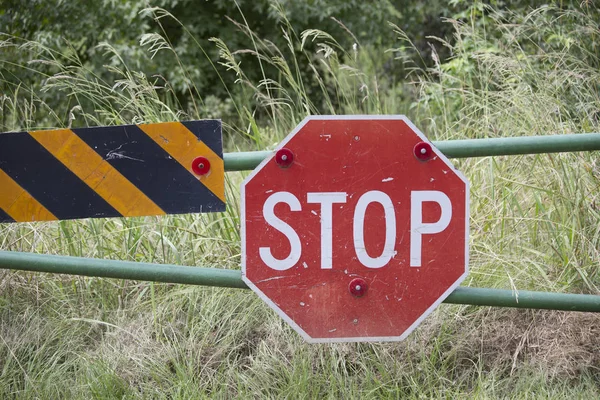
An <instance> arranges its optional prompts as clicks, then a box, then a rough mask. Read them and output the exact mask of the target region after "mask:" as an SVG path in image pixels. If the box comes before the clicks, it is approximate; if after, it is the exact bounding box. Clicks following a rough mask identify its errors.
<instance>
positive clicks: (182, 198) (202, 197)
mask: <svg viewBox="0 0 600 400" xmlns="http://www.w3.org/2000/svg"><path fill="white" fill-rule="evenodd" d="M224 179H225V178H224V165H223V144H222V136H221V121H220V120H202V121H187V122H167V123H158V124H141V125H125V126H110V127H98V128H82V129H58V130H44V131H31V132H11V133H1V134H0V222H29V221H50V220H65V219H77V218H96V217H133V216H147V215H163V214H182V213H202V212H221V211H225V193H224Z"/></svg>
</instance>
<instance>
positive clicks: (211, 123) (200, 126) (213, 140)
mask: <svg viewBox="0 0 600 400" xmlns="http://www.w3.org/2000/svg"><path fill="white" fill-rule="evenodd" d="M182 124H183V125H185V127H186V128H188V129H189V130H190V131H191V132H192V133H193V134H194V135H196V137H197V138H198V139H200V140H202V142H204V144H205V145H207V146H208V147H210V149H211V150H212V151H214V152H215V154H217V155H218V156H219V157H221V158H223V139H222V136H221V120H218V119H205V120H202V121H184V122H182Z"/></svg>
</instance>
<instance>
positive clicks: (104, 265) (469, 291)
mask: <svg viewBox="0 0 600 400" xmlns="http://www.w3.org/2000/svg"><path fill="white" fill-rule="evenodd" d="M0 268H4V269H16V270H24V271H34V272H50V273H55V274H71V275H83V276H96V277H102V278H117V279H131V280H139V281H155V282H166V283H181V284H188V285H205V286H219V287H229V288H239V289H247V288H248V287H247V286H246V284H245V283H244V282H243V281H242V273H241V271H239V270H230V269H218V268H202V267H183V266H179V265H168V264H151V263H142V262H134V261H118V260H100V259H96V258H84V257H68V256H56V255H47V254H35V253H21V252H12V251H0ZM444 302H445V303H452V304H472V305H477V306H497V307H516V308H537V309H546V310H563V311H588V312H600V296H595V295H589V294H565V293H547V292H532V291H527V290H519V291H512V290H502V289H487V288H472V287H463V286H460V287H458V288H457V289H455V290H454V292H452V293H451V294H450V296H448V297H447V298H446V300H445V301H444Z"/></svg>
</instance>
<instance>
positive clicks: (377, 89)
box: [0, 3, 600, 398]
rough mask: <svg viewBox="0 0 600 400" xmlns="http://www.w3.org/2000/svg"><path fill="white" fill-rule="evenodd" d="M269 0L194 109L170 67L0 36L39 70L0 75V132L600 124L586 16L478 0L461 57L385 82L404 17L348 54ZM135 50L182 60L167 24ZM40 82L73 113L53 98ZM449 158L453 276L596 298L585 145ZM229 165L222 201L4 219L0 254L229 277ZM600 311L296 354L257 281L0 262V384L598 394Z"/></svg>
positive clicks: (443, 329) (243, 26)
mask: <svg viewBox="0 0 600 400" xmlns="http://www.w3.org/2000/svg"><path fill="white" fill-rule="evenodd" d="M274 7H275V11H279V12H280V14H281V18H282V25H281V28H282V35H283V37H284V39H285V40H286V42H287V43H288V47H287V48H284V49H279V48H276V47H275V46H273V45H272V43H271V42H269V41H268V40H267V39H265V38H260V37H257V36H256V35H255V34H254V33H253V31H252V27H251V26H249V25H248V23H247V22H245V20H244V19H243V18H242V17H240V18H236V19H238V20H241V21H242V22H235V21H233V22H232V24H233V26H235V27H236V28H237V29H238V30H239V32H240V34H241V35H246V36H247V37H248V40H249V43H251V47H249V48H245V49H244V48H242V49H231V48H229V47H228V44H227V43H225V42H223V41H222V40H220V39H218V38H213V39H212V42H211V43H212V44H210V45H214V46H217V47H218V49H219V51H220V54H221V59H220V61H219V63H218V64H215V68H216V69H217V70H218V71H220V73H221V74H222V75H221V77H222V82H223V84H224V85H226V86H227V88H228V90H229V93H230V94H231V95H230V98H229V99H227V100H225V101H221V100H216V99H214V98H208V97H207V98H202V97H200V95H199V94H198V92H197V91H196V90H195V89H194V88H193V87H192V88H191V89H190V91H191V93H192V98H193V99H194V101H193V102H191V103H190V104H189V105H183V104H181V103H180V102H179V101H178V99H177V96H176V95H175V94H174V93H173V90H172V89H171V88H170V86H169V83H168V82H167V81H166V80H165V79H164V78H162V77H147V76H146V75H145V74H144V73H143V71H132V70H131V69H130V68H129V67H128V66H127V65H126V64H125V62H124V61H123V60H122V59H121V58H120V57H119V54H118V51H117V50H115V48H114V47H112V46H111V45H110V44H102V45H100V47H101V48H102V49H104V50H105V51H106V56H107V58H109V59H110V61H111V62H110V65H107V67H106V68H107V70H108V71H110V72H111V73H112V75H111V76H113V78H111V79H112V80H107V79H106V78H104V77H102V76H99V74H98V73H97V72H95V71H92V70H89V69H88V68H87V67H86V65H85V64H84V63H83V62H81V60H78V59H76V58H68V57H73V56H72V55H69V54H66V55H65V54H60V53H59V52H58V51H57V50H55V49H51V48H47V47H44V46H43V45H41V44H40V43H31V42H23V41H19V40H18V39H17V38H4V39H6V40H5V41H3V42H2V43H3V44H2V46H4V47H3V48H1V49H0V51H2V50H3V49H4V48H11V49H14V48H15V47H16V48H18V49H19V50H20V51H30V52H31V54H32V59H31V62H30V63H29V64H27V65H26V66H23V68H28V69H31V70H32V71H33V73H34V74H38V75H37V76H38V80H39V81H38V82H36V84H31V82H21V83H20V84H18V85H10V86H9V85H8V84H7V83H6V84H4V90H3V92H4V94H3V97H2V101H1V102H0V107H1V110H2V120H1V123H2V129H3V130H25V129H32V128H34V127H35V128H39V127H42V126H43V127H64V126H85V125H91V126H94V125H103V124H122V123H140V122H157V121H171V120H178V119H188V118H203V117H213V116H215V115H214V112H215V111H214V109H210V108H209V107H211V106H216V107H219V109H222V110H223V111H224V112H225V113H226V114H228V118H227V119H225V118H224V121H223V122H224V127H225V137H226V147H227V150H230V151H234V150H239V149H243V150H251V149H263V148H271V147H272V146H274V145H275V144H276V143H277V142H278V141H279V140H281V138H283V137H284V136H285V135H286V134H287V133H288V132H289V131H290V130H291V129H292V128H293V127H294V126H295V125H296V124H297V123H298V122H299V121H300V120H301V119H302V118H303V117H304V116H306V115H309V114H315V113H331V114H343V113H356V114H397V113H404V114H408V115H409V116H410V117H411V118H413V120H414V121H415V122H416V124H417V125H418V126H420V127H421V128H422V129H423V130H424V131H425V132H426V134H427V135H428V136H429V137H431V138H435V139H457V138H471V137H501V136H521V135H530V134H560V133H571V132H585V131H587V132H590V131H596V132H598V131H599V128H600V127H599V121H598V111H597V110H599V109H600V101H599V97H598V96H599V94H598V93H599V92H598V87H599V86H600V85H599V84H600V72H599V69H598V64H599V60H600V57H599V54H598V47H597V44H598V43H599V41H598V39H599V35H598V33H599V31H598V27H597V24H596V23H594V21H593V20H590V18H589V17H588V16H587V15H586V14H585V13H575V12H566V13H565V12H559V11H557V10H554V9H551V8H548V7H545V8H541V9H537V10H535V11H533V12H532V13H531V14H529V15H527V16H519V15H513V14H511V13H508V12H497V11H495V10H492V9H489V10H487V12H486V13H485V20H484V22H485V23H482V19H481V18H483V17H481V16H477V15H473V17H472V20H466V21H461V22H459V21H449V23H452V24H453V25H454V28H455V38H454V41H453V42H452V43H445V42H443V43H441V42H440V43H441V45H446V46H449V47H450V50H451V52H452V54H453V56H452V59H451V60H449V61H447V62H444V63H440V62H438V63H436V64H435V65H434V66H433V67H426V66H425V65H419V64H416V65H412V66H408V67H409V68H408V70H410V71H411V75H410V77H411V79H412V81H411V82H394V81H393V80H392V79H391V78H389V77H387V76H386V74H385V71H386V68H390V65H391V66H392V68H393V67H394V66H395V65H399V63H403V62H405V61H406V60H407V59H409V58H410V57H409V56H410V53H411V51H417V49H414V48H413V49H412V50H411V42H410V41H407V39H409V38H407V37H406V35H405V34H403V32H402V31H401V30H400V29H399V28H397V27H395V26H391V27H390V35H397V36H398V37H399V42H398V48H395V49H389V50H388V49H380V48H375V47H369V46H365V47H363V46H362V45H361V44H360V43H358V41H356V45H355V46H353V47H352V48H350V49H345V48H343V47H342V46H341V45H340V44H339V41H337V40H336V38H334V37H332V36H331V35H329V34H328V33H326V32H322V31H319V30H318V29H312V30H308V31H305V32H296V31H294V29H293V27H292V26H291V25H290V23H289V22H288V21H287V20H286V19H285V14H284V13H283V12H282V10H281V8H280V7H281V6H280V5H279V3H274ZM145 13H146V14H147V15H152V16H154V18H156V21H157V22H158V23H160V22H161V21H163V20H164V19H165V18H174V17H173V16H172V15H170V14H169V13H168V12H167V11H165V10H161V9H158V8H152V9H148V10H145ZM566 25H568V26H569V30H568V31H567V30H565V29H564V26H566ZM348 34H349V35H351V33H348ZM192 39H194V40H197V39H198V38H192ZM433 40H434V39H432V41H433ZM196 43H198V46H206V45H207V44H206V43H205V42H201V41H200V40H197V41H196ZM141 46H142V47H143V48H144V49H146V51H149V52H150V53H152V52H156V51H168V52H172V53H173V56H174V57H176V56H177V54H176V51H174V49H173V48H172V47H171V45H170V44H169V41H168V38H164V37H162V36H161V34H160V32H158V33H151V34H149V35H146V36H144V37H143V38H142V43H141ZM248 57H253V58H255V59H257V60H259V61H260V63H261V68H262V71H263V73H262V77H261V79H260V80H259V81H252V80H250V79H249V78H248V77H247V76H246V74H245V73H244V64H243V63H241V60H242V59H247V58H248ZM412 59H414V57H413V58H412ZM434 59H435V57H434ZM0 63H1V61H0ZM107 64H108V61H107ZM48 67H49V68H48ZM182 67H185V66H182ZM405 67H406V66H405ZM36 68H38V69H37V70H36ZM36 71H37V72H36ZM103 76H105V75H103ZM3 82H7V81H6V80H4V81H3ZM50 95H59V96H61V97H63V98H64V99H65V101H66V102H67V103H68V106H67V107H66V108H65V109H66V110H67V111H68V112H66V113H65V112H60V113H58V112H53V111H52V110H50V109H49V108H48V106H47V104H46V101H45V99H47V98H48V96H50ZM229 114H233V115H229ZM217 116H218V115H217ZM456 164H457V166H458V167H459V168H460V169H461V170H462V171H464V172H465V174H466V175H467V176H468V177H469V179H470V181H471V184H472V193H471V199H472V203H471V210H472V216H471V226H472V229H471V231H472V243H471V253H472V261H471V273H470V275H469V278H468V279H467V282H466V284H468V285H476V286H489V287H502V288H512V289H515V290H518V289H537V290H551V291H561V292H589V293H596V294H598V292H599V289H598V286H599V285H600V276H599V267H598V265H599V261H600V260H599V254H598V250H597V249H598V248H599V240H600V233H599V232H600V230H599V229H598V223H597V221H598V208H597V200H596V196H597V193H598V174H599V173H600V169H599V168H600V166H598V165H597V161H596V155H595V153H577V154H562V155H536V156H518V157H496V158H482V159H472V160H466V161H456ZM242 178H243V174H238V173H235V174H228V177H227V201H228V207H227V212H226V213H224V214H220V215H208V214H206V215H180V216H168V217H152V218H133V219H109V220H104V219H95V220H84V221H63V222H58V223H36V224H19V225H7V224H5V225H2V226H0V248H1V249H3V250H14V251H34V252H42V253H58V254H68V255H78V256H86V257H98V258H107V259H126V260H134V261H150V262H159V263H161V262H166V263H175V264H181V265H190V266H194V265H203V266H215V267H221V268H238V265H239V258H240V246H239V240H240V237H239V222H240V221H239V192H238V189H237V188H238V184H239V182H240V181H241V179H242ZM598 322H600V321H599V319H598V317H597V316H595V315H591V314H569V313H559V312H536V311H522V310H519V311H513V310H499V309H489V308H476V307H468V306H448V305H444V306H441V307H440V308H439V309H438V311H436V312H435V313H434V314H433V315H431V316H430V317H429V318H428V319H427V320H426V321H425V322H424V324H423V325H422V326H421V327H420V328H419V329H418V330H417V331H416V332H414V333H413V334H412V335H411V336H410V337H409V338H408V339H407V340H406V341H404V342H402V343H392V344H343V345H307V344H305V343H303V342H302V340H301V339H300V338H299V337H298V336H297V335H296V334H295V333H294V332H293V331H292V330H291V328H289V327H288V326H287V325H285V323H284V322H283V321H282V320H281V319H280V318H279V317H277V316H276V315H275V313H273V312H272V311H271V310H270V309H268V307H267V306H266V305H264V304H263V303H262V302H261V301H260V300H259V299H258V298H257V297H256V296H255V295H254V294H253V293H251V292H249V291H239V290H227V289H216V288H203V287H189V286H183V285H170V284H158V283H148V282H131V281H122V280H107V279H100V278H79V277H75V278H74V277H66V276H51V275H46V274H29V273H19V272H8V271H4V272H0V393H1V395H0V397H3V398H12V397H19V398H21V397H22V398H137V397H150V398H199V397H220V398H231V397H235V396H242V397H254V398H255V397H304V398H315V397H319V398H320V397H330V398H355V397H365V398H380V397H384V398H399V397H401V398H404V397H407V398H409V397H410V398H417V397H418V398H421V397H435V398H438V397H474V398H479V397H493V398H495V397H540V398H554V397H556V398H564V397H569V398H571V397H573V398H595V397H598V395H599V394H600V393H599V392H600V388H599V385H598V380H599V379H600V375H599V370H598V368H599V366H600V358H599V357H600V342H599V339H598V338H599V337H600V331H599V328H598V327H599V326H600V324H598Z"/></svg>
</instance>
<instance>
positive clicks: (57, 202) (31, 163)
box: [0, 132, 121, 219]
mask: <svg viewBox="0 0 600 400" xmlns="http://www.w3.org/2000/svg"><path fill="white" fill-rule="evenodd" d="M0 168H1V169H3V170H4V172H6V173H7V174H8V175H9V176H10V177H11V178H12V179H14V180H15V182H17V183H18V184H19V185H20V186H21V187H22V188H23V189H25V190H26V191H27V192H29V194H30V195H32V196H33V197H34V198H35V199H36V200H37V201H39V202H40V203H41V204H42V205H43V206H44V207H46V208H47V209H48V211H50V212H51V213H52V214H54V215H55V216H56V217H57V218H58V219H75V218H89V217H117V216H121V214H119V213H118V212H117V210H115V209H114V208H113V207H111V206H110V204H108V203H107V202H106V201H104V199H102V197H100V195H98V194H97V193H96V192H94V191H93V190H92V189H91V188H90V187H89V186H88V185H86V184H85V183H84V182H83V181H82V180H80V179H79V178H78V177H77V176H76V175H75V174H74V173H73V172H71V171H70V170H69V169H68V168H67V167H65V166H64V165H63V164H62V163H61V162H60V161H59V160H57V159H56V158H55V157H54V156H53V155H52V154H50V152H48V151H47V150H46V149H45V148H44V147H43V146H42V145H41V144H39V143H38V142H37V141H36V140H35V139H34V138H33V137H31V135H29V133H27V132H18V133H5V134H2V135H0Z"/></svg>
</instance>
